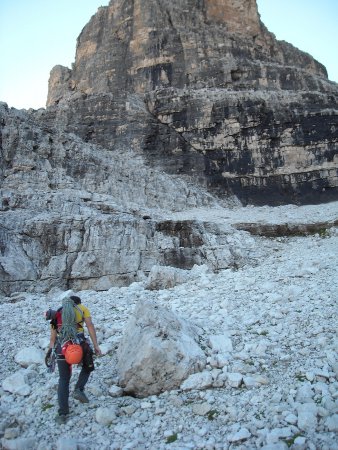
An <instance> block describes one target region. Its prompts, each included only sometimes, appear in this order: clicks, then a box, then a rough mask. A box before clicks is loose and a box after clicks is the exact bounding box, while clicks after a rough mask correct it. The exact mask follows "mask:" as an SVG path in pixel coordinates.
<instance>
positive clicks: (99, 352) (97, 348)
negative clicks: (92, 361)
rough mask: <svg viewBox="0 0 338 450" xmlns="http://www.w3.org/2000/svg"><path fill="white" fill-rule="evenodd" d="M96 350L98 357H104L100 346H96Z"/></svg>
mask: <svg viewBox="0 0 338 450" xmlns="http://www.w3.org/2000/svg"><path fill="white" fill-rule="evenodd" d="M94 350H95V355H96V356H102V352H101V349H100V347H99V346H98V345H96V346H94Z"/></svg>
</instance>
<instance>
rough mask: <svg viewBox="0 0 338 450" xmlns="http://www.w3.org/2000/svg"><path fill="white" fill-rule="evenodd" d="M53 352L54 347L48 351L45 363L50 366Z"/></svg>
mask: <svg viewBox="0 0 338 450" xmlns="http://www.w3.org/2000/svg"><path fill="white" fill-rule="evenodd" d="M51 354H52V349H51V348H49V349H48V352H47V353H46V356H45V364H46V366H47V367H49V366H50V364H51V361H50V357H51Z"/></svg>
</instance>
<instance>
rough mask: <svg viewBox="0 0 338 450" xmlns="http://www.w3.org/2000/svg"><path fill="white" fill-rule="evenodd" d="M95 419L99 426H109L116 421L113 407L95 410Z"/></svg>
mask: <svg viewBox="0 0 338 450" xmlns="http://www.w3.org/2000/svg"><path fill="white" fill-rule="evenodd" d="M95 419H96V422H97V423H99V424H101V425H110V424H111V423H112V422H113V421H114V420H115V419H116V408H115V407H113V406H110V407H106V408H105V407H103V406H101V407H100V408H97V410H96V413H95Z"/></svg>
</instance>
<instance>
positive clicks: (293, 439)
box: [284, 433, 303, 447]
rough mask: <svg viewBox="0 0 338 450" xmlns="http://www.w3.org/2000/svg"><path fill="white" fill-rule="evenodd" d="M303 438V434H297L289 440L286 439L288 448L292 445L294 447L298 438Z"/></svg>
mask: <svg viewBox="0 0 338 450" xmlns="http://www.w3.org/2000/svg"><path fill="white" fill-rule="evenodd" d="M302 436H303V435H302V434H301V433H297V434H295V435H294V436H292V437H290V438H289V439H285V440H284V442H285V443H286V445H287V446H288V447H291V445H293V444H294V443H295V440H296V439H297V438H298V437H302Z"/></svg>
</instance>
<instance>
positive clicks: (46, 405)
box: [41, 403, 54, 411]
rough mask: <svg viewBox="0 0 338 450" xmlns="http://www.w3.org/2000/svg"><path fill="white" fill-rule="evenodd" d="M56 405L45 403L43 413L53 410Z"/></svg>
mask: <svg viewBox="0 0 338 450" xmlns="http://www.w3.org/2000/svg"><path fill="white" fill-rule="evenodd" d="M53 406H54V405H51V404H50V403H45V404H44V405H42V407H41V409H42V411H47V410H48V409H50V408H53Z"/></svg>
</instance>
